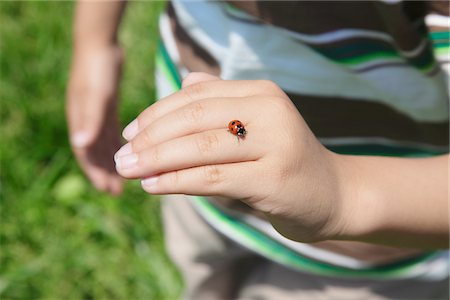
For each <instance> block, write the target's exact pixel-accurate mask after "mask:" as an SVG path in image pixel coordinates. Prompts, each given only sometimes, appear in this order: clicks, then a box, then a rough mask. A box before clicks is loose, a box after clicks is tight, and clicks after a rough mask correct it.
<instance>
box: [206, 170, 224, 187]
mask: <svg viewBox="0 0 450 300" xmlns="http://www.w3.org/2000/svg"><path fill="white" fill-rule="evenodd" d="M203 173H204V174H203V175H204V178H205V182H206V184H208V185H218V184H219V183H221V182H222V181H223V178H222V172H221V171H220V169H219V167H218V166H216V165H207V166H204V167H203Z"/></svg>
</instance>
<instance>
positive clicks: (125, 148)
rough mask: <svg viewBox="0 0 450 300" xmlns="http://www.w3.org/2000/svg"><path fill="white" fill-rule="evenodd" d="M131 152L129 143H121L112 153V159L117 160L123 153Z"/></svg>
mask: <svg viewBox="0 0 450 300" xmlns="http://www.w3.org/2000/svg"><path fill="white" fill-rule="evenodd" d="M131 153H133V149H132V147H131V144H130V143H127V144H125V145H123V146H122V147H121V148H120V149H119V150H117V152H116V154H114V161H115V162H117V160H118V159H119V158H120V157H121V156H124V155H128V154H131Z"/></svg>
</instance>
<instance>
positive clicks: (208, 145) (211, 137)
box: [196, 133, 219, 155]
mask: <svg viewBox="0 0 450 300" xmlns="http://www.w3.org/2000/svg"><path fill="white" fill-rule="evenodd" d="M196 144H197V149H198V152H200V153H201V154H203V155H208V154H210V153H212V152H213V151H214V150H215V149H217V148H218V145H219V139H218V137H217V135H216V134H215V133H205V134H202V135H200V137H198V138H197V139H196Z"/></svg>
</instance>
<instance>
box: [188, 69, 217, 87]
mask: <svg viewBox="0 0 450 300" xmlns="http://www.w3.org/2000/svg"><path fill="white" fill-rule="evenodd" d="M212 80H221V79H220V78H219V77H217V76H214V75H211V74H208V73H204V72H191V73H189V74H188V75H187V76H186V77H185V78H184V79H183V83H182V87H183V88H185V87H187V86H189V85H192V84H196V83H199V82H203V81H212Z"/></svg>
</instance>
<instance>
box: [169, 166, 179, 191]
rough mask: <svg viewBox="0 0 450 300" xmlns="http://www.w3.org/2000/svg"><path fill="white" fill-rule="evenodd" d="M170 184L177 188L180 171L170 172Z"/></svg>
mask: <svg viewBox="0 0 450 300" xmlns="http://www.w3.org/2000/svg"><path fill="white" fill-rule="evenodd" d="M168 174H170V175H169V176H168V177H169V178H168V184H169V186H170V187H171V188H175V189H176V188H177V187H178V186H179V184H180V173H179V171H178V170H175V171H173V172H170V173H168Z"/></svg>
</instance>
